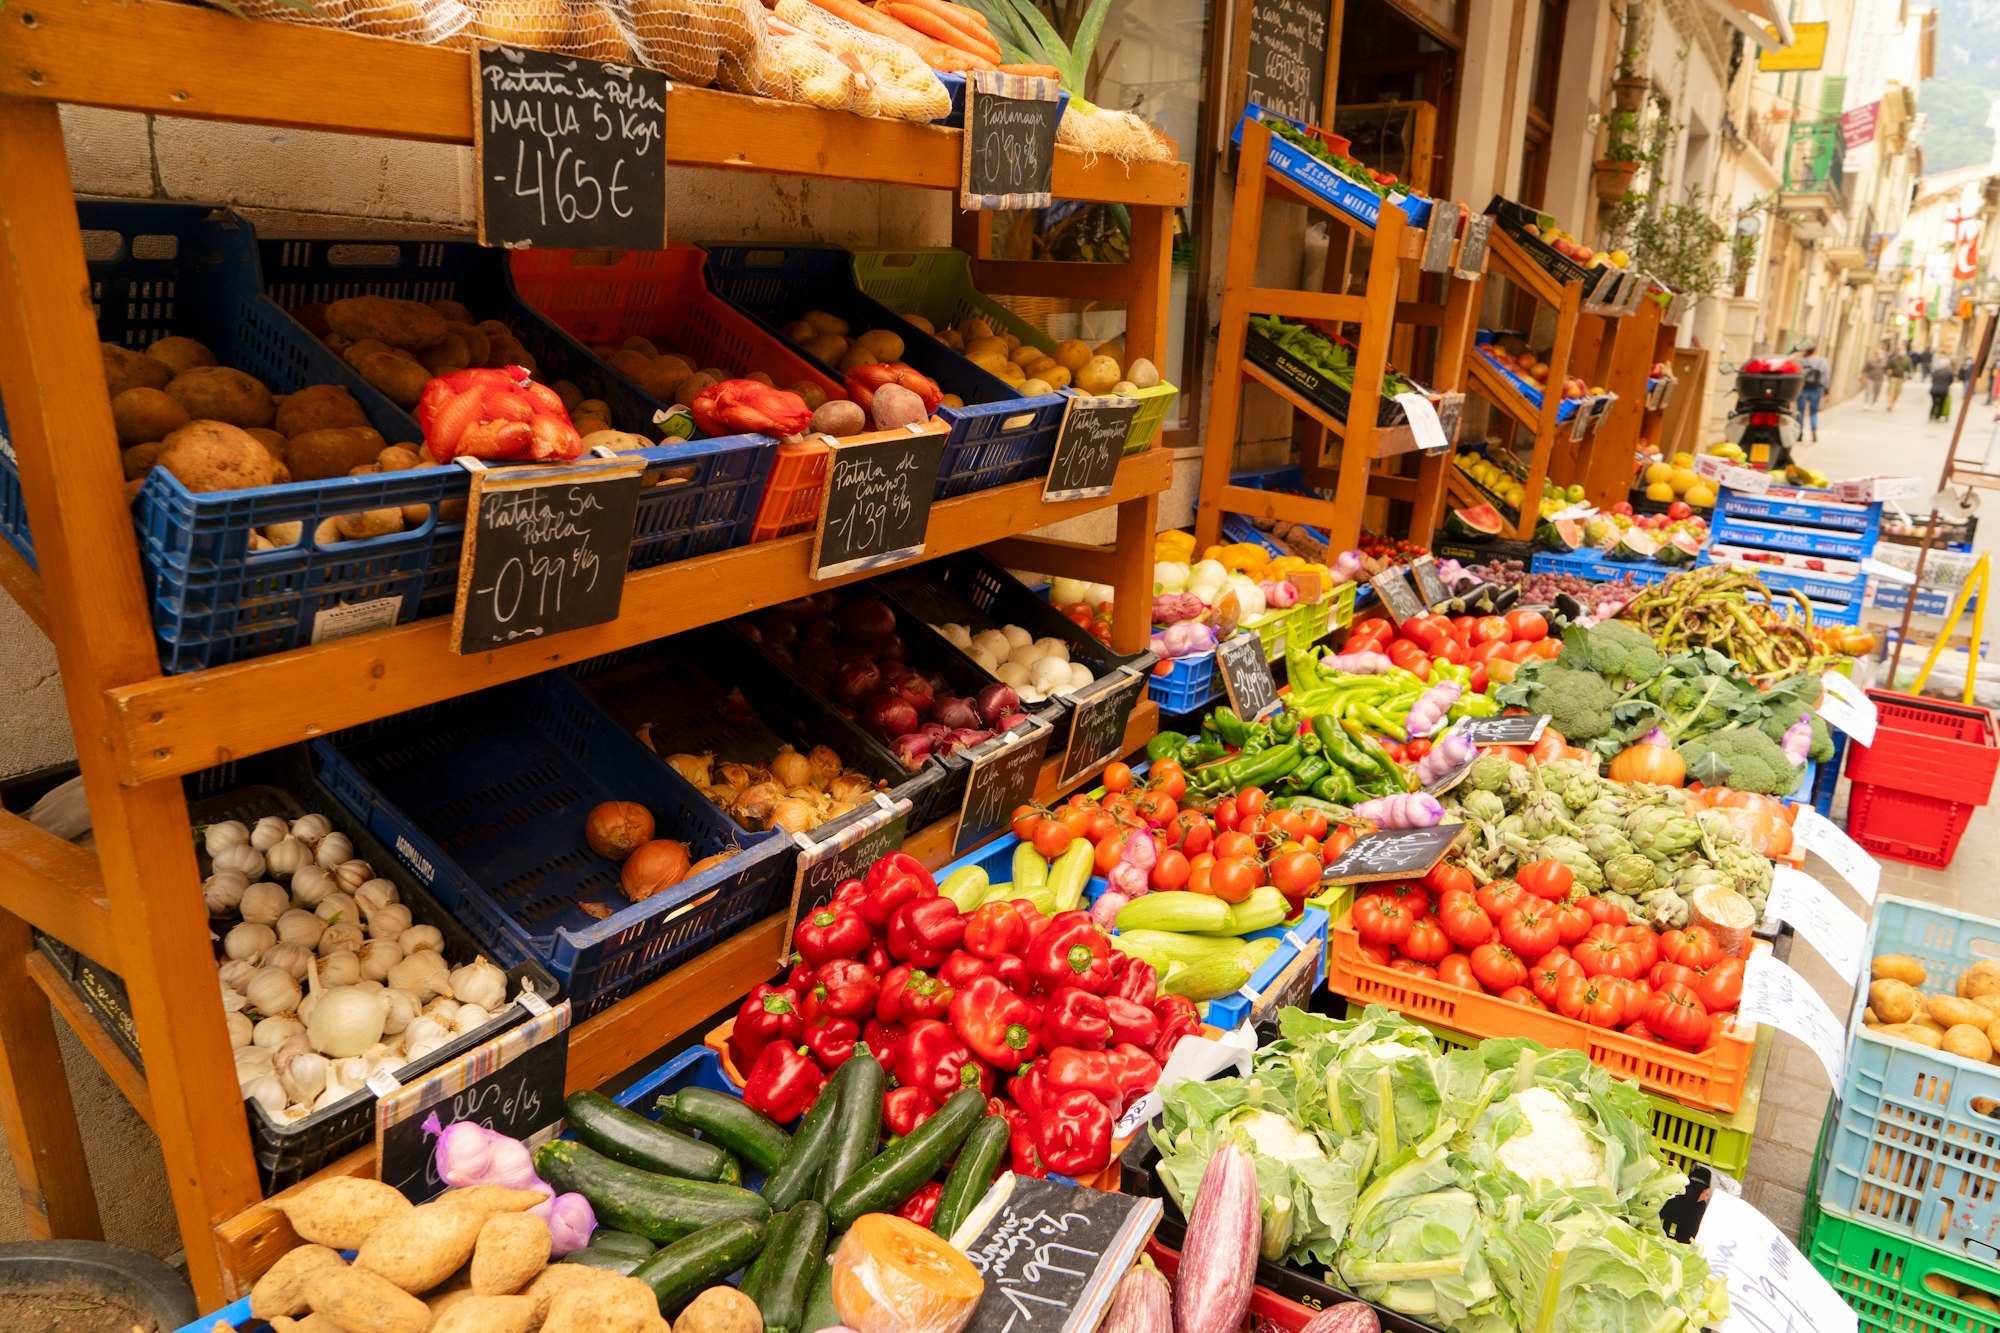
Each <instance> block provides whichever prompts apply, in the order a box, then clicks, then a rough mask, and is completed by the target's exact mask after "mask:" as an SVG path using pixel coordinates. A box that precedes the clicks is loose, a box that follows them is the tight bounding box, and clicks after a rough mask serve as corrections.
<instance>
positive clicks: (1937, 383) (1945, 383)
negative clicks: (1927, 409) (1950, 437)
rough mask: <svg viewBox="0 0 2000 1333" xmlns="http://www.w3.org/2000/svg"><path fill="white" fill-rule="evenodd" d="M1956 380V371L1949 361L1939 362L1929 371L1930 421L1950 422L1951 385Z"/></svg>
mask: <svg viewBox="0 0 2000 1333" xmlns="http://www.w3.org/2000/svg"><path fill="white" fill-rule="evenodd" d="M1957 378H1958V371H1957V369H1956V368H1955V367H1954V366H1953V365H1952V364H1951V362H1950V361H1948V360H1946V361H1939V362H1937V363H1936V364H1935V365H1934V366H1933V367H1932V369H1931V417H1930V419H1931V420H1932V421H1949V420H1951V385H1952V381H1953V380H1956V379H1957Z"/></svg>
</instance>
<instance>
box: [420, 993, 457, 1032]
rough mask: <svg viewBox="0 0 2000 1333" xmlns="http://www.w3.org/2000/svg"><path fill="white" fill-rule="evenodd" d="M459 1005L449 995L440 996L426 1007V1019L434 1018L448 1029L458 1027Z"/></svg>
mask: <svg viewBox="0 0 2000 1333" xmlns="http://www.w3.org/2000/svg"><path fill="white" fill-rule="evenodd" d="M459 1007H460V1006H459V1003H458V1001H457V1000H454V999H452V998H451V997H450V996H449V995H440V996H438V997H437V998H436V999H435V1000H432V1001H431V1002H430V1003H429V1004H427V1005H425V1006H424V1017H425V1018H434V1019H436V1020H437V1021H438V1022H439V1023H441V1024H443V1025H444V1026H445V1027H447V1028H451V1027H456V1026H458V1011H459Z"/></svg>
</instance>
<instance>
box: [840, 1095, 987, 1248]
mask: <svg viewBox="0 0 2000 1333" xmlns="http://www.w3.org/2000/svg"><path fill="white" fill-rule="evenodd" d="M985 1116H986V1094H985V1093H983V1092H981V1091H980V1090H979V1089H978V1088H961V1089H960V1090H959V1091H957V1092H954V1093H953V1094H952V1095H951V1098H950V1100H948V1101H947V1102H945V1104H944V1105H943V1106H942V1107H940V1108H938V1112H937V1114H936V1115H933V1116H932V1117H931V1118H930V1119H928V1120H926V1121H924V1123H923V1124H921V1125H918V1126H917V1127H916V1128H915V1129H914V1130H911V1131H910V1133H909V1135H908V1136H907V1137H905V1138H903V1139H900V1140H898V1141H897V1142H895V1143H892V1144H890V1145H889V1146H888V1147H887V1148H884V1149H883V1150H882V1151H881V1152H880V1153H878V1154H876V1156H875V1160H874V1161H872V1162H869V1163H868V1164H867V1165H865V1166H863V1167H862V1168H861V1169H860V1170H859V1171H856V1172H855V1173H854V1174H853V1175H852V1176H850V1177H848V1179H847V1180H846V1181H844V1182H843V1183H842V1184H841V1186H840V1187H839V1188H838V1189H836V1190H835V1191H834V1192H833V1197H832V1198H830V1199H828V1200H827V1203H826V1215H827V1220H828V1221H829V1222H830V1223H832V1225H834V1226H837V1227H839V1228H841V1229H842V1230H845V1229H846V1228H848V1227H851V1226H853V1225H854V1220H855V1219H856V1218H858V1217H860V1216H861V1215H862V1214H864V1213H892V1212H894V1211H895V1210H896V1209H897V1208H899V1207H901V1206H902V1204H903V1201H904V1200H906V1199H908V1198H909V1197H910V1196H911V1195H912V1194H915V1193H916V1192H917V1191H918V1190H919V1189H921V1188H922V1187H923V1184H924V1182H925V1181H927V1180H929V1179H930V1178H931V1177H932V1176H934V1175H936V1174H937V1173H938V1172H939V1171H941V1170H942V1169H943V1168H944V1164H945V1163H946V1162H948V1161H950V1160H951V1155H952V1154H953V1153H955V1152H957V1151H958V1146H959V1145H960V1144H961V1143H964V1142H965V1136H966V1135H968V1134H970V1133H971V1132H972V1130H973V1128H974V1126H976V1125H978V1123H979V1122H980V1121H981V1120H982V1119H984V1118H985Z"/></svg>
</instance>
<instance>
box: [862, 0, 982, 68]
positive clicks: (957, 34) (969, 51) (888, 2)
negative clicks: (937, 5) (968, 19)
mask: <svg viewBox="0 0 2000 1333" xmlns="http://www.w3.org/2000/svg"><path fill="white" fill-rule="evenodd" d="M881 9H882V10H883V11H884V12H885V13H887V14H888V15H889V16H890V17H891V18H894V19H897V20H899V21H900V22H903V23H907V24H909V25H910V27H912V28H914V29H915V30H916V31H918V32H920V33H922V34H923V35H924V36H926V37H929V38H932V39H933V40H935V41H940V42H943V43H944V44H945V45H946V46H949V47H951V48H952V49H953V50H956V51H962V52H964V53H965V54H966V55H974V56H980V57H982V58H986V59H989V60H993V59H998V58H999V55H1000V48H999V47H998V46H995V47H994V48H993V54H992V56H991V57H987V55H986V51H985V50H984V49H983V48H982V47H980V46H979V45H978V44H977V43H975V42H974V41H973V40H972V38H971V37H970V36H968V35H967V34H966V33H965V32H963V31H961V30H960V29H958V28H955V27H953V26H952V25H951V23H950V22H949V21H947V20H945V19H942V18H939V17H938V16H937V15H936V14H934V13H932V12H931V11H930V10H928V9H925V8H924V7H923V6H921V5H915V4H905V3H899V2H898V0H881Z"/></svg>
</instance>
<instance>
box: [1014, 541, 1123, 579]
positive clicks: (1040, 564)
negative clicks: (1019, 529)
mask: <svg viewBox="0 0 2000 1333" xmlns="http://www.w3.org/2000/svg"><path fill="white" fill-rule="evenodd" d="M980 553H981V554H983V555H984V556H986V557H987V558H988V559H989V560H993V561H995V562H997V563H999V564H1001V565H1004V566H1006V567H1007V568H1008V569H1025V570H1029V571H1031V572H1033V573H1036V574H1046V575H1048V576H1049V577H1050V578H1058V579H1082V580H1084V581H1085V582H1087V583H1109V582H1110V581H1111V579H1110V577H1109V576H1110V574H1111V563H1112V561H1113V560H1114V559H1115V558H1116V556H1117V554H1118V548H1117V547H1115V546H1092V545H1090V544H1089V543H1088V542H1066V541H1063V540H1061V539H1060V538H1057V537H1008V538H1005V539H1004V540H1001V541H997V542H993V543H991V544H990V545H987V546H983V547H981V548H980Z"/></svg>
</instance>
